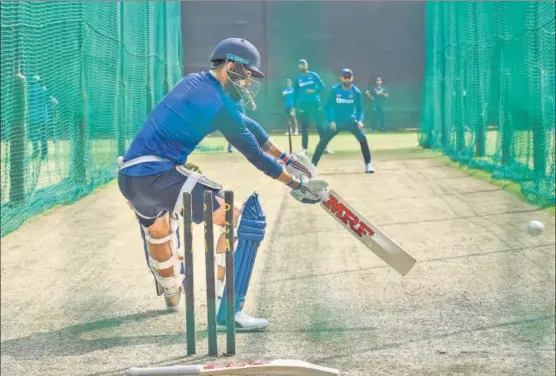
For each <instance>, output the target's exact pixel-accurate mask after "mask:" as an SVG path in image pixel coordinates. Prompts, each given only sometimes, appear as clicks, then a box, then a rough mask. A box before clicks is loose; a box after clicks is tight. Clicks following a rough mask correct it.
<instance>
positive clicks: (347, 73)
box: [312, 68, 374, 173]
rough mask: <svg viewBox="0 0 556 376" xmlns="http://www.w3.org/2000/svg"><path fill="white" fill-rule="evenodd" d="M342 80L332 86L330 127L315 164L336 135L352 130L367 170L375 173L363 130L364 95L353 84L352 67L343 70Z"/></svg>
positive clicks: (328, 107)
mask: <svg viewBox="0 0 556 376" xmlns="http://www.w3.org/2000/svg"><path fill="white" fill-rule="evenodd" d="M340 81H341V83H339V84H337V85H335V86H333V87H332V89H331V90H330V93H329V94H328V99H327V100H326V105H325V109H326V119H327V120H328V124H329V129H328V130H327V132H326V134H325V135H324V137H323V138H321V140H320V141H319V144H318V145H317V149H316V150H315V154H314V155H313V160H312V162H313V165H315V166H317V164H318V163H319V160H320V157H321V156H322V153H323V152H324V150H325V149H326V146H327V145H328V143H329V142H330V141H331V140H332V139H333V138H334V136H336V135H337V134H338V133H339V132H342V131H345V132H350V133H351V134H353V135H354V136H355V138H357V141H359V145H360V146H361V153H363V160H364V162H365V172H366V173H373V172H374V169H373V166H372V165H371V151H370V149H369V143H368V142H367V137H366V136H365V133H364V132H363V126H364V125H363V96H362V95H361V91H360V90H359V89H358V88H357V86H355V85H354V84H353V71H352V70H351V69H347V68H345V69H342V70H341V72H340Z"/></svg>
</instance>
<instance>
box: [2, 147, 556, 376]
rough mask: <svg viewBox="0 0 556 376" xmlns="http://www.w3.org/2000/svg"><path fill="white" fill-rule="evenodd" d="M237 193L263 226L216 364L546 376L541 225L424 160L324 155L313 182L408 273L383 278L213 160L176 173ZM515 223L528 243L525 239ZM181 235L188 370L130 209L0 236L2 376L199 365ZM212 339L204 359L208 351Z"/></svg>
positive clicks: (120, 205)
mask: <svg viewBox="0 0 556 376" xmlns="http://www.w3.org/2000/svg"><path fill="white" fill-rule="evenodd" d="M193 161H194V162H196V163H199V164H200V165H201V166H202V168H203V170H204V171H203V172H204V173H205V174H206V175H208V176H209V177H211V178H213V179H215V180H217V181H219V182H221V183H222V184H224V185H225V187H226V188H227V189H233V190H234V191H235V195H236V202H237V203H240V204H241V202H242V200H243V198H245V197H246V196H247V195H248V194H249V193H250V192H251V191H252V190H256V191H258V192H259V193H260V198H261V201H262V204H263V208H264V209H265V212H266V216H267V220H268V232H267V238H266V239H265V242H264V244H263V245H262V246H261V249H260V253H259V256H258V259H257V265H256V270H255V272H254V275H253V278H252V284H251V290H250V293H249V296H248V300H247V303H246V308H245V309H246V311H247V312H248V313H251V314H255V315H260V316H263V317H266V318H268V319H269V320H270V322H271V325H270V326H269V328H268V329H267V330H266V331H265V332H261V333H255V334H241V333H238V335H237V352H238V355H237V356H236V357H234V358H233V360H257V359H284V358H294V359H301V360H305V361H309V362H313V363H317V364H321V365H326V366H331V367H335V368H339V369H340V370H341V371H342V374H343V375H353V376H356V375H357V376H374V375H376V376H379V375H381V376H382V375H437V376H446V375H489V376H492V375H516V376H517V375H519V376H523V375H535V376H542V375H547V376H548V375H554V372H555V361H554V356H555V335H554V330H555V325H554V322H555V308H554V307H555V295H554V294H555V287H554V285H555V252H554V248H555V235H554V230H555V220H554V215H552V214H548V213H547V212H546V211H541V210H539V209H537V208H535V207H533V206H531V205H529V204H526V203H524V202H523V201H521V200H519V199H518V198H516V197H515V196H513V195H510V194H508V193H506V192H504V191H502V190H501V189H500V188H498V187H496V186H494V185H491V184H489V183H486V182H484V181H480V180H477V179H475V178H473V177H470V176H468V175H466V174H464V173H463V172H461V171H460V170H458V169H455V168H453V167H450V166H447V165H446V163H445V162H443V161H442V160H441V159H440V158H438V157H436V156H435V154H433V153H427V152H412V153H408V154H407V155H406V156H400V153H395V155H394V154H392V155H391V154H389V153H388V152H384V153H380V152H379V153H376V154H375V159H374V165H375V168H376V170H377V173H376V174H374V175H365V174H363V173H361V171H362V162H361V157H360V156H359V155H325V156H324V158H323V159H322V161H321V164H320V165H319V170H320V172H321V174H322V176H323V177H325V178H326V179H328V180H329V181H330V184H331V186H332V187H334V189H336V190H337V191H338V192H339V193H340V194H341V195H343V196H344V197H345V198H346V199H347V200H348V201H350V203H352V204H353V205H354V206H356V207H357V208H358V209H359V210H360V211H361V212H363V213H366V215H367V217H368V218H369V219H370V220H371V221H373V222H375V223H376V224H378V225H379V226H380V227H381V228H382V229H383V230H384V231H385V232H387V233H388V234H389V235H390V236H391V237H392V238H394V239H396V240H397V241H398V242H399V243H400V244H401V245H402V246H404V248H406V249H407V250H408V251H409V252H410V253H412V254H413V255H414V256H415V257H416V258H417V260H418V262H417V264H416V266H415V267H414V268H413V269H412V271H411V272H410V273H409V274H408V275H407V276H405V277H401V276H399V275H398V274H397V273H396V272H395V271H394V270H392V269H391V268H389V267H388V266H386V265H385V264H384V263H383V262H382V261H381V260H380V259H378V258H377V257H376V256H375V255H374V254H373V253H372V252H371V251H369V250H368V249H366V248H365V247H364V246H363V245H361V244H360V243H359V242H357V240H355V239H354V238H353V237H352V235H350V234H349V233H347V232H346V231H345V230H344V229H342V228H341V227H340V226H339V225H338V224H337V223H336V222H335V221H334V219H332V218H331V217H329V216H328V215H327V214H325V213H324V212H323V211H322V209H320V207H318V206H315V207H313V206H306V205H302V204H299V203H298V202H296V201H294V200H293V199H292V198H290V197H289V196H288V194H287V189H286V188H284V187H283V186H282V185H281V184H279V183H277V182H274V181H272V180H270V179H268V178H266V177H264V176H262V175H261V174H260V173H259V172H257V171H256V170H255V169H254V168H253V167H251V166H250V165H248V164H247V163H246V162H245V161H243V159H242V157H241V156H239V155H237V153H234V154H231V155H230V154H227V153H214V154H206V155H199V156H196V158H193ZM531 219H540V220H542V221H543V222H544V223H545V225H546V231H545V232H544V233H543V234H541V235H540V236H538V237H531V236H529V235H527V233H526V232H525V226H526V224H527V222H528V221H529V220H531ZM201 230H202V229H201V227H200V226H198V227H197V228H196V229H195V233H194V242H195V244H194V249H195V250H196V251H195V252H196V253H195V297H196V303H197V311H196V319H197V329H198V332H197V348H198V349H197V350H198V354H199V355H197V356H192V357H187V356H186V355H185V351H186V349H185V341H186V338H185V331H184V327H185V325H184V321H185V316H184V312H183V311H182V312H177V313H167V312H166V311H165V306H164V301H163V299H162V298H160V297H157V296H156V294H155V290H154V284H153V280H152V277H151V275H150V272H149V271H148V269H147V267H146V264H145V260H144V256H143V250H142V244H141V241H140V237H139V229H138V225H137V224H136V222H135V220H134V217H133V215H132V213H131V211H130V210H129V209H128V207H127V205H126V203H125V202H124V200H123V199H122V198H121V196H120V194H119V191H118V189H117V186H116V185H115V184H114V183H112V184H109V185H108V186H106V187H103V188H101V189H99V190H97V191H96V192H95V193H94V194H92V195H90V196H88V197H85V198H84V199H82V200H80V201H78V202H77V203H75V204H73V205H71V206H67V207H61V208H57V209H55V210H52V211H50V212H48V213H46V214H44V215H40V216H37V217H35V218H33V219H32V220H30V221H28V222H27V223H26V224H24V225H23V226H22V227H21V228H20V229H19V230H17V231H15V232H13V233H11V234H9V235H8V236H6V237H4V238H2V251H1V261H2V263H1V268H2V276H1V277H2V286H1V293H2V295H1V303H2V316H1V329H2V331H1V332H2V333H1V356H2V362H1V373H2V375H43V376H46V375H119V374H123V372H124V371H125V370H126V369H127V368H129V367H131V366H139V367H140V366H160V365H169V364H193V363H207V362H213V361H214V362H217V363H225V362H228V361H230V360H232V359H231V358H225V357H219V358H218V359H216V360H215V359H212V358H209V357H206V356H205V354H206V353H207V340H206V311H205V306H206V304H205V303H206V302H205V283H204V278H205V276H204V272H205V268H204V257H203V245H202V231H201ZM225 338H226V337H225V335H224V334H220V335H219V351H220V352H223V351H225V343H226V342H225Z"/></svg>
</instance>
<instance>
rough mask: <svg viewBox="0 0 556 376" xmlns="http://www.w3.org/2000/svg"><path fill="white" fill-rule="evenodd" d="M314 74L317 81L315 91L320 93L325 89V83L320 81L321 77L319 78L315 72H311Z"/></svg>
mask: <svg viewBox="0 0 556 376" xmlns="http://www.w3.org/2000/svg"><path fill="white" fill-rule="evenodd" d="M313 74H314V75H315V80H316V81H317V90H316V92H317V93H318V94H320V93H321V92H322V91H323V90H324V89H326V85H325V84H324V82H323V81H322V79H321V78H320V76H319V75H318V74H316V73H313Z"/></svg>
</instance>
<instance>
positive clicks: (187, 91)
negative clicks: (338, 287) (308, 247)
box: [118, 38, 328, 331]
mask: <svg viewBox="0 0 556 376" xmlns="http://www.w3.org/2000/svg"><path fill="white" fill-rule="evenodd" d="M260 60H261V59H260V54H259V51H258V50H257V49H256V48H255V46H253V45H252V44H251V43H250V42H248V41H247V40H245V39H240V38H228V39H225V40H223V41H222V42H220V43H219V44H218V45H217V46H216V47H215V48H214V50H213V52H212V55H211V57H210V62H211V64H212V67H211V69H210V71H206V72H199V73H191V74H188V75H187V76H185V77H184V78H183V79H181V80H180V81H179V82H178V83H177V84H176V86H175V87H174V88H173V89H172V90H171V91H170V92H169V93H168V94H167V95H166V96H165V97H164V98H163V99H162V100H161V101H160V102H159V103H158V104H157V105H156V106H155V108H154V109H153V110H152V112H151V113H150V114H149V116H148V117H147V119H146V121H145V123H144V124H143V126H142V128H141V129H140V130H139V132H138V134H137V135H136V136H135V138H134V139H133V140H132V142H131V144H130V146H129V149H128V150H127V152H126V153H125V155H124V156H123V157H119V158H118V164H119V168H118V171H119V173H118V186H119V188H120V191H121V193H122V195H123V196H124V197H125V198H126V199H127V200H128V203H129V205H130V207H131V208H132V209H133V210H134V212H135V215H136V218H137V220H138V221H139V224H140V229H141V236H142V238H143V243H144V249H145V256H146V258H147V264H148V266H149V268H150V270H151V272H152V274H153V275H154V278H155V281H156V286H157V294H158V295H164V298H165V301H166V305H167V307H168V309H169V310H176V309H177V308H178V306H179V302H180V299H181V294H182V291H183V287H182V282H183V280H184V276H185V274H184V273H185V270H183V267H184V264H183V262H182V260H183V253H182V251H180V248H181V246H180V240H179V225H180V220H179V215H180V214H183V202H182V197H183V194H184V193H185V192H188V193H191V195H192V198H193V202H192V211H193V212H192V217H193V221H194V222H195V223H197V224H199V223H201V222H202V221H203V201H204V191H205V190H211V191H213V193H214V196H213V197H214V202H213V205H214V214H213V224H214V225H216V227H217V228H220V229H221V234H220V238H219V239H216V241H215V244H217V249H216V252H217V253H218V254H222V255H223V254H224V252H225V233H224V224H225V203H224V199H223V191H222V187H221V186H220V185H219V184H218V183H215V182H213V181H211V180H209V179H207V178H206V177H204V176H202V175H201V174H200V173H199V169H198V168H197V167H196V166H191V165H190V164H186V162H187V159H188V157H189V155H190V154H191V153H192V152H193V150H195V147H196V146H197V145H198V144H199V143H200V142H201V141H202V140H203V139H204V138H205V137H206V136H207V135H208V134H210V133H212V132H214V131H220V132H221V133H222V134H223V135H224V136H225V137H226V139H227V140H228V141H229V142H230V144H232V145H233V146H234V147H235V148H236V149H237V150H238V151H239V152H240V153H242V154H243V155H244V156H245V157H246V158H247V160H248V161H249V162H250V163H251V164H253V165H254V166H255V167H256V168H258V169H259V170H260V171H261V172H263V173H265V174H266V175H267V176H269V177H271V178H273V179H277V180H279V181H280V182H282V183H283V184H285V185H287V186H288V187H290V188H291V189H292V190H291V191H290V194H291V196H292V197H294V198H295V199H296V200H298V201H300V202H302V203H308V204H317V203H320V202H321V201H322V200H323V199H324V198H325V197H326V196H327V195H326V188H327V186H328V183H327V182H326V181H324V180H322V179H317V178H310V177H307V176H301V177H296V176H293V175H292V172H294V170H295V168H296V166H297V165H298V162H296V160H295V156H293V157H290V156H289V155H287V154H286V153H285V152H283V151H282V149H281V148H280V147H279V146H278V145H277V144H275V143H274V142H273V141H272V140H271V139H270V137H269V136H268V134H267V133H266V132H265V131H264V129H263V128H262V127H261V126H260V125H259V124H258V123H257V122H255V121H254V120H252V119H250V118H248V117H247V116H246V115H245V114H242V113H241V112H240V111H239V110H238V107H237V102H238V101H239V100H241V99H245V98H255V96H256V91H255V90H256V89H257V88H258V82H257V81H256V80H255V78H263V77H264V75H263V73H262V72H261V71H260V68H259V67H260V62H261V61H260ZM186 166H189V167H190V168H188V167H186ZM284 166H286V167H284ZM301 167H302V166H301ZM238 179H241V176H238ZM233 225H234V227H235V228H236V230H235V232H234V233H235V234H237V239H236V243H237V245H236V247H235V255H234V258H235V260H236V265H237V266H236V270H235V275H234V277H235V280H236V284H235V295H236V299H237V300H236V307H235V324H236V327H237V329H238V330H239V331H242V330H243V331H248V330H257V329H263V328H265V327H266V326H267V325H268V321H267V320H265V319H263V318H255V317H251V316H249V315H247V314H246V313H244V312H243V304H244V302H245V296H246V294H247V290H248V286H249V279H250V276H251V272H252V270H253V265H254V262H255V256H256V253H257V250H258V247H259V245H260V243H261V241H262V240H263V238H264V234H265V227H266V220H265V216H264V213H263V212H262V208H261V206H260V203H259V200H258V196H257V194H256V193H253V194H252V195H250V196H249V197H248V198H247V200H246V201H245V203H244V204H243V206H242V207H236V208H234V224H233ZM217 236H218V235H217ZM218 258H219V259H223V257H218ZM238 260H244V261H245V260H247V262H239V261H238ZM221 271H224V273H225V264H220V265H219V272H218V274H219V277H220V276H221V275H222V276H223V273H221ZM218 280H219V283H220V285H219V288H218V293H220V292H223V291H225V287H224V285H223V284H224V283H225V279H224V278H222V280H220V278H218ZM225 297H226V295H225V294H224V295H223V297H222V299H220V302H221V303H220V307H219V311H218V328H219V329H220V330H223V329H225V325H226V312H225V309H226V302H225V299H226V298H225Z"/></svg>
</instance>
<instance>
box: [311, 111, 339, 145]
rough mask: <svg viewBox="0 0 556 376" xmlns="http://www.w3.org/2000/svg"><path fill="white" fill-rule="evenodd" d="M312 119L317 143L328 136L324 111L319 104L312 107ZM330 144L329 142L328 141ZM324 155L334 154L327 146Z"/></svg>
mask: <svg viewBox="0 0 556 376" xmlns="http://www.w3.org/2000/svg"><path fill="white" fill-rule="evenodd" d="M312 119H313V122H314V124H315V128H316V130H317V133H318V135H319V142H320V140H321V139H322V138H324V137H326V136H327V135H328V130H327V125H326V121H325V118H324V111H323V110H322V108H321V107H320V105H319V104H317V103H315V104H314V105H313V107H312ZM329 142H330V140H329ZM324 154H334V152H333V151H332V150H331V149H330V148H329V147H328V146H327V147H325V148H324Z"/></svg>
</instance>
